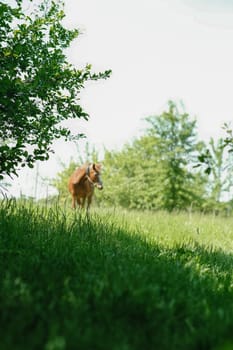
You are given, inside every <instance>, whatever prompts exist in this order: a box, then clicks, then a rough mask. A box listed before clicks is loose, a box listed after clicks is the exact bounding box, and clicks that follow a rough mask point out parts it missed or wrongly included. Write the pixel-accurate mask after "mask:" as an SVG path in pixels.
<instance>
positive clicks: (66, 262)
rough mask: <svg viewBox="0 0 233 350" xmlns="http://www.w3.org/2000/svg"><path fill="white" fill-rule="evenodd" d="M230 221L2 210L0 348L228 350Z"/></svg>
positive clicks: (232, 261)
mask: <svg viewBox="0 0 233 350" xmlns="http://www.w3.org/2000/svg"><path fill="white" fill-rule="evenodd" d="M232 248H233V218H218V217H213V216H201V215H197V214H193V215H189V214H167V213H162V212H161V213H142V212H132V211H129V212H127V211H120V210H96V211H94V210H93V211H92V214H91V215H90V217H89V218H87V217H86V216H85V215H82V214H81V215H80V214H78V213H77V212H76V213H74V212H72V211H70V210H63V209H61V208H59V206H55V207H53V208H43V207H39V206H35V205H32V204H31V205H30V204H27V203H17V202H15V201H3V202H2V203H1V204H0V281H1V286H0V349H1V350H6V349H7V350H8V349H9V350H18V349H20V350H21V349H23V350H27V349H28V350H33V349H38V350H42V349H45V350H63V349H75V350H76V349H88V350H94V349H100V350H105V349H106V350H112V349H113V350H127V349H140V350H141V349H143V350H144V349H146V350H147V349H148V350H151V349H159V350H160V349H162V350H163V349H169V350H173V349H175V350H182V349H185V350H186V349H198V350H199V349H216V350H220V349H221V350H229V349H233V335H232V329H233V269H232V268H233V255H232Z"/></svg>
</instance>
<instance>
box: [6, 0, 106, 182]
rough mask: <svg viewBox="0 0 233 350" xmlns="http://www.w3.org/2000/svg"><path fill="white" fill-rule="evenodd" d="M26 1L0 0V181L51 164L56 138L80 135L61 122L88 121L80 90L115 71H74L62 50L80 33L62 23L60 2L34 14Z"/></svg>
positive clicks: (47, 3)
mask: <svg viewBox="0 0 233 350" xmlns="http://www.w3.org/2000/svg"><path fill="white" fill-rule="evenodd" d="M22 3H23V1H22V0H16V2H15V6H10V5H8V4H6V3H4V2H0V67H1V69H0V125H1V128H0V179H2V178H3V176H4V175H11V174H17V173H18V170H19V168H20V167H23V166H25V165H27V166H29V167H33V164H34V163H35V161H36V160H47V159H48V158H49V154H50V153H51V152H52V142H53V141H54V140H55V139H57V138H60V137H64V138H65V140H67V139H70V138H72V137H78V136H80V134H78V135H71V132H70V130H69V129H68V128H67V127H64V126H62V124H61V122H62V121H64V120H66V119H68V118H84V119H86V120H87V119H88V114H87V113H86V112H84V110H83V108H82V107H81V106H80V103H79V92H80V90H81V89H82V88H83V87H84V84H85V83H86V82H87V81H89V80H98V79H100V78H104V79H105V78H107V77H109V76H110V73H111V71H105V72H103V73H98V74H95V73H92V72H91V65H89V64H88V65H86V67H84V68H83V69H76V68H75V67H73V66H72V65H71V64H70V63H69V62H68V61H67V58H66V55H65V53H64V50H65V49H66V48H68V47H69V46H70V43H71V42H72V40H73V39H75V38H76V37H77V36H78V34H79V31H78V30H77V29H75V30H68V29H66V28H64V26H63V25H62V20H63V18H64V17H65V14H64V11H63V4H62V3H61V2H54V1H47V0H45V1H43V2H42V3H41V5H40V6H39V7H38V8H37V10H36V11H34V12H33V13H31V14H30V16H28V15H26V14H24V13H23V8H22Z"/></svg>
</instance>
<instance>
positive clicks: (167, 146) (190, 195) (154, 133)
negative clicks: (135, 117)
mask: <svg viewBox="0 0 233 350" xmlns="http://www.w3.org/2000/svg"><path fill="white" fill-rule="evenodd" d="M146 120H147V121H148V123H149V124H150V127H149V128H148V129H147V133H148V135H149V136H150V137H152V138H154V143H155V144H154V152H155V153H156V154H157V155H158V157H159V164H160V189H161V191H160V192H161V201H162V206H163V207H164V208H166V209H168V210H173V209H175V208H185V207H187V206H188V205H190V203H192V202H193V201H197V200H198V197H197V196H196V194H195V190H194V187H195V186H194V183H195V181H194V180H195V176H194V171H193V168H192V167H193V165H194V161H195V159H196V157H197V149H198V148H199V147H201V143H198V141H197V132H196V120H191V119H190V117H189V115H188V114H187V113H185V112H183V113H180V111H179V109H178V107H177V105H176V104H175V103H174V102H172V101H169V103H168V111H165V112H163V113H162V114H161V115H159V116H152V117H148V118H146Z"/></svg>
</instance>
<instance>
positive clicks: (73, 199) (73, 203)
mask: <svg viewBox="0 0 233 350" xmlns="http://www.w3.org/2000/svg"><path fill="white" fill-rule="evenodd" d="M76 200H77V198H76V196H75V195H72V208H73V209H75V208H76Z"/></svg>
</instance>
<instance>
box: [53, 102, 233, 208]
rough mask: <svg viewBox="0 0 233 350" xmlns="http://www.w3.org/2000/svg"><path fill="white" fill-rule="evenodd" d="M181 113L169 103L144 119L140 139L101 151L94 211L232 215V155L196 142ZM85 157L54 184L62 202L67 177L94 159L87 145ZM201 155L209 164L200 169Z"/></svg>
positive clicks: (216, 144)
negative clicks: (118, 209) (98, 208)
mask: <svg viewBox="0 0 233 350" xmlns="http://www.w3.org/2000/svg"><path fill="white" fill-rule="evenodd" d="M182 109H183V108H182V106H178V105H177V104H176V103H175V102H173V101H169V102H168V106H167V109H166V110H165V111H164V112H163V113H162V114H161V115H157V116H149V117H147V118H146V119H145V121H146V124H147V128H146V129H145V131H144V134H143V135H142V136H140V137H139V138H136V139H134V140H133V141H132V142H131V143H127V144H125V145H124V146H123V147H122V149H121V150H120V151H116V150H114V151H112V150H111V151H110V150H107V149H105V151H104V156H103V159H102V163H103V165H104V171H103V175H102V177H103V181H104V191H103V192H101V193H98V191H96V193H95V198H96V199H95V202H96V204H97V205H101V206H111V207H112V206H120V207H123V208H130V209H140V210H168V211H173V210H191V209H192V210H198V211H204V212H210V211H214V212H219V211H224V212H231V210H232V202H231V200H230V199H231V197H230V192H231V189H232V185H233V183H232V176H231V174H232V168H233V158H232V157H233V156H232V153H229V152H227V151H226V149H225V148H224V141H223V140H222V139H219V140H217V141H216V140H215V141H214V140H213V139H210V141H209V143H208V144H206V143H204V142H203V141H200V140H199V139H198V133H197V123H196V120H195V119H193V118H191V117H190V115H189V114H188V113H186V112H185V111H183V110H182ZM122 127H124V126H123V125H122ZM85 153H86V154H85V155H84V157H83V156H81V155H79V158H80V159H79V162H77V163H76V162H74V161H71V162H70V164H69V167H68V168H64V169H63V171H61V172H60V173H59V174H58V175H57V178H56V179H54V180H53V186H55V187H56V189H57V190H58V193H59V198H60V199H61V200H66V199H68V198H69V193H68V190H67V181H68V178H69V176H70V174H71V173H72V171H73V170H74V169H75V168H76V167H77V166H78V165H80V163H81V162H84V161H96V160H97V159H98V155H97V153H96V152H95V150H94V149H92V150H91V151H90V147H88V145H87V149H86V152H85ZM206 153H208V155H209V157H208V164H207V165H205V167H203V166H200V162H199V160H200V154H206ZM207 166H208V167H207Z"/></svg>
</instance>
